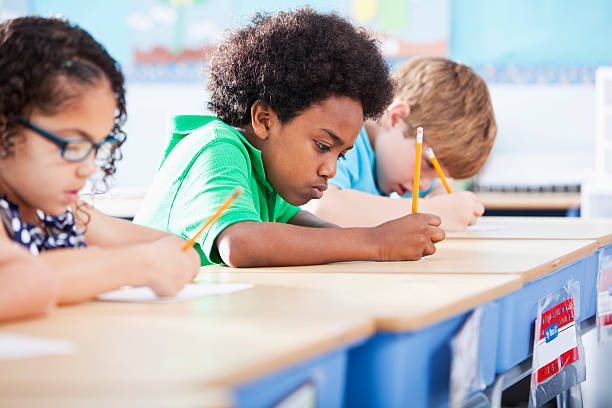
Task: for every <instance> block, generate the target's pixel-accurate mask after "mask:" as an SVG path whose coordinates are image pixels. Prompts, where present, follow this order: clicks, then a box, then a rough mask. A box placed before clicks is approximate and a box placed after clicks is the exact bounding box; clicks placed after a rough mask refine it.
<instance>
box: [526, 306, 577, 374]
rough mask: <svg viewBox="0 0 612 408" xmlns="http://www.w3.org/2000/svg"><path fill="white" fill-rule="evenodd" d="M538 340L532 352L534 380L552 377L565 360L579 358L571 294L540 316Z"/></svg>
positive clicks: (563, 364)
mask: <svg viewBox="0 0 612 408" xmlns="http://www.w3.org/2000/svg"><path fill="white" fill-rule="evenodd" d="M538 336H539V340H538V342H537V343H536V347H537V352H534V358H537V361H534V366H535V367H537V370H538V372H537V377H536V383H541V382H542V381H544V380H546V379H548V378H550V377H552V376H553V375H555V374H556V373H558V372H559V371H560V370H561V369H563V367H565V366H566V365H567V364H570V363H571V362H573V361H576V360H578V359H579V356H578V344H577V342H576V321H575V320H574V298H569V299H568V300H566V301H563V302H561V303H559V304H558V305H556V306H555V307H553V308H552V309H548V310H547V311H545V312H544V313H542V315H541V316H540V333H538Z"/></svg>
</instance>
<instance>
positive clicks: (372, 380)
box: [345, 301, 499, 408]
mask: <svg viewBox="0 0 612 408" xmlns="http://www.w3.org/2000/svg"><path fill="white" fill-rule="evenodd" d="M482 307H483V314H482V320H481V328H480V338H479V351H478V358H479V377H481V378H482V379H483V380H484V381H486V383H487V385H489V384H491V383H492V382H493V380H494V378H495V359H494V358H491V356H494V355H495V353H496V349H497V335H498V333H499V330H498V327H497V324H498V318H499V306H498V304H497V302H496V301H493V302H489V303H487V304H485V305H483V306H482ZM467 315H468V312H466V313H462V314H460V315H457V316H454V317H452V318H450V319H447V320H445V321H442V322H439V323H436V324H433V325H431V326H428V327H425V328H423V329H421V330H417V331H414V332H379V333H378V334H376V335H375V336H374V337H373V338H371V339H370V340H369V341H367V342H366V343H364V344H363V345H361V346H359V347H356V348H354V349H353V350H351V351H350V353H349V367H348V379H347V393H346V405H345V406H346V407H350V408H360V407H385V408H395V407H407V406H409V407H428V406H447V405H448V398H449V378H450V364H451V358H452V355H451V346H450V340H451V338H452V337H453V335H454V334H455V333H456V332H457V330H458V329H459V328H460V327H461V325H462V324H463V322H464V320H465V318H466V317H467ZM482 389H484V387H483V388H482Z"/></svg>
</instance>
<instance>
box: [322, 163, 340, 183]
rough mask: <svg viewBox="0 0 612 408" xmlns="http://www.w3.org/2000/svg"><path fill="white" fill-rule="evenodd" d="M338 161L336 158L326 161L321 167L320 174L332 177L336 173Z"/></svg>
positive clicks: (328, 177)
mask: <svg viewBox="0 0 612 408" xmlns="http://www.w3.org/2000/svg"><path fill="white" fill-rule="evenodd" d="M337 164H338V162H337V161H336V160H333V161H331V160H330V161H325V162H324V163H323V164H321V166H320V167H319V176H321V177H325V178H327V179H330V178H332V177H334V176H335V175H336V166H337Z"/></svg>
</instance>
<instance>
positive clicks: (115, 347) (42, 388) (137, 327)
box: [0, 285, 374, 400]
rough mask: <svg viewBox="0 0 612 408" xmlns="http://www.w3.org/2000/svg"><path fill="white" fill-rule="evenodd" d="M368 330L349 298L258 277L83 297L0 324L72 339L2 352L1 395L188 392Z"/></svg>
mask: <svg viewBox="0 0 612 408" xmlns="http://www.w3.org/2000/svg"><path fill="white" fill-rule="evenodd" d="M296 316H299V318H296ZM373 330H374V324H373V322H372V320H371V319H370V318H369V317H367V316H362V315H360V314H357V313H354V311H353V310H352V308H351V307H350V305H346V304H344V303H343V302H339V301H338V300H337V299H333V297H332V296H331V295H330V294H329V293H327V292H324V291H317V290H310V289H303V288H279V287H275V286H265V285H258V286H255V287H253V288H251V289H248V290H246V291H243V292H237V293H233V294H229V295H221V296H213V297H206V298H201V299H197V300H193V301H188V302H176V303H165V304H130V303H111V302H89V303H85V304H83V305H78V306H72V307H62V308H60V309H59V310H57V311H56V313H55V314H54V315H53V316H51V317H50V318H47V319H39V320H33V321H26V322H18V323H11V324H5V325H2V326H0V331H4V332H11V333H19V334H26V335H32V336H36V337H48V338H55V339H65V340H70V341H72V342H74V343H75V345H76V347H77V350H78V351H77V353H76V354H73V355H64V356H49V357H42V358H33V359H20V360H13V361H0V377H1V378H2V381H0V395H2V396H3V397H4V398H5V399H9V398H11V397H12V398H17V397H20V396H23V395H28V396H33V395H37V396H40V397H41V398H46V397H47V396H54V395H57V394H60V396H62V395H64V394H66V395H68V394H69V395H71V396H72V397H75V396H83V398H86V397H90V398H91V397H92V396H95V397H96V398H97V396H98V395H105V396H108V397H109V398H111V397H112V396H117V398H118V399H123V396H125V397H126V398H131V397H134V398H139V397H142V396H148V395H154V396H158V397H159V399H160V400H161V399H162V398H165V399H169V400H175V399H178V398H179V397H181V398H185V399H188V398H190V397H189V396H190V395H191V394H192V393H196V394H195V395H196V396H197V395H199V394H200V393H202V392H203V391H206V390H207V389H208V387H213V389H217V388H220V389H221V390H225V389H228V388H231V387H232V386H234V385H235V384H238V383H241V382H244V381H248V380H252V379H254V378H257V377H259V376H262V375H266V374H270V373H272V372H275V371H277V370H279V369H283V368H286V367H289V366H292V365H294V364H297V363H300V362H302V361H304V360H306V359H309V358H313V357H316V356H319V355H321V354H323V353H325V352H327V351H331V350H334V349H336V348H338V347H343V346H347V345H348V344H350V343H352V342H355V341H359V340H361V339H364V338H365V337H367V336H370V335H371V334H372V333H373ZM153 392H154V394H152V393H153ZM34 393H35V394H34Z"/></svg>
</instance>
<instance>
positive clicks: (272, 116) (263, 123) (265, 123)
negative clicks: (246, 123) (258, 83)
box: [251, 101, 276, 140]
mask: <svg viewBox="0 0 612 408" xmlns="http://www.w3.org/2000/svg"><path fill="white" fill-rule="evenodd" d="M274 120H276V113H275V112H274V111H273V110H272V108H270V107H268V106H265V105H263V104H262V103H261V102H260V101H255V102H254V103H253V105H251V126H252V127H253V130H254V131H255V136H257V137H258V138H259V139H261V140H266V139H267V138H268V136H269V134H270V128H271V126H272V122H273V121H274Z"/></svg>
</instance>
